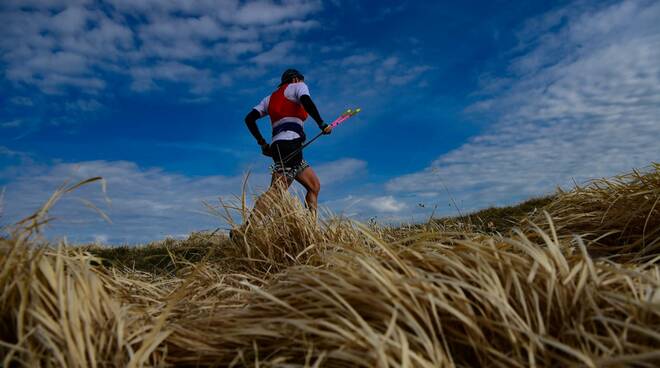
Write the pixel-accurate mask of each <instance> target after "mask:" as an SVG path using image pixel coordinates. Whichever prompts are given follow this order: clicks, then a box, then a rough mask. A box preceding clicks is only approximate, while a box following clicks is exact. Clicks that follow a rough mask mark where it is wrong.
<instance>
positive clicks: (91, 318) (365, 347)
mask: <svg viewBox="0 0 660 368" xmlns="http://www.w3.org/2000/svg"><path fill="white" fill-rule="evenodd" d="M659 177H660V166H658V165H655V166H653V167H652V168H651V170H650V171H649V172H647V173H640V172H635V173H632V174H628V175H624V176H621V177H617V178H614V179H611V180H601V181H597V182H594V183H592V184H591V185H588V186H586V187H580V188H576V189H575V190H573V191H570V192H565V193H559V194H558V196H557V197H556V199H555V200H554V201H553V202H552V203H550V204H549V205H548V206H547V207H546V208H545V210H546V211H547V212H546V213H543V212H542V214H541V215H540V216H539V215H538V214H536V215H533V216H532V217H531V218H530V219H527V220H525V221H524V222H523V223H522V224H521V227H520V228H519V230H512V231H511V232H508V233H506V234H505V235H500V234H488V233H484V232H471V231H467V230H466V229H469V228H466V227H461V226H460V224H451V225H448V224H440V223H430V224H427V226H417V227H409V228H401V229H397V230H394V229H383V228H378V227H374V226H363V225H360V224H355V223H351V222H348V221H346V220H341V219H332V220H328V221H327V222H324V223H322V224H320V225H319V226H317V225H315V224H313V223H312V222H310V221H309V217H308V215H307V213H306V212H305V210H304V209H303V208H302V207H301V205H300V204H299V202H297V201H296V200H294V199H292V198H291V197H285V199H284V200H283V201H281V202H278V204H277V206H274V209H273V211H276V212H277V215H276V216H264V217H263V218H262V219H261V220H260V221H258V222H255V223H254V224H253V225H251V227H249V228H247V229H243V231H242V234H243V235H242V236H241V237H240V239H239V240H238V241H235V242H230V241H229V240H228V239H226V238H224V237H217V236H212V237H206V236H202V235H195V236H196V237H195V238H194V242H193V241H191V243H193V244H194V249H195V254H196V255H195V257H187V256H185V255H187V254H190V253H186V252H188V250H189V249H187V248H186V250H185V251H184V250H182V249H183V248H185V247H184V246H182V245H181V244H179V245H176V246H165V245H164V246H163V248H164V249H165V252H166V253H167V256H168V257H169V259H170V261H169V262H170V263H168V264H169V265H171V268H170V269H168V271H167V272H162V273H153V272H142V271H139V270H137V269H135V268H130V267H124V266H121V267H120V266H118V265H117V266H112V264H111V265H106V266H104V265H102V261H101V260H100V259H98V258H97V257H94V256H91V255H90V254H89V253H88V252H87V250H89V249H85V248H71V247H65V246H60V247H58V248H51V247H48V246H47V245H46V244H44V243H43V242H42V241H40V240H39V237H38V233H37V232H38V229H39V227H40V226H41V224H42V223H44V222H47V221H48V217H47V214H48V209H49V207H50V206H51V205H52V204H53V203H54V202H55V200H53V201H49V203H48V205H47V206H46V207H44V209H43V210H42V211H40V212H39V213H38V214H36V215H35V216H31V217H30V218H28V219H27V220H26V221H23V222H21V223H20V224H18V225H17V227H16V228H15V229H13V230H12V232H11V235H10V236H9V237H8V238H5V239H2V240H0V270H1V271H0V312H2V314H1V319H0V329H1V331H2V332H1V334H0V339H1V342H0V356H3V357H4V358H3V359H4V361H3V364H4V366H14V365H23V366H174V365H184V366H262V367H271V366H272V367H275V366H277V367H285V366H286V367H294V366H310V367H314V366H333V367H334V366H340V367H341V366H346V367H355V366H364V367H373V366H381V367H390V366H391V367H442V366H447V367H452V366H502V367H518V366H520V367H522V366H524V367H526V366H571V365H583V366H589V367H595V366H649V367H650V366H657V364H658V362H660V350H658V346H660V269H659V268H658V260H660V255H658V244H659V242H660V240H659V239H660V233H659V226H660V225H659V222H658V221H659V218H660V216H658V206H657V205H656V204H657V203H658V201H660V180H659V179H658V178H659ZM68 189H71V188H63V189H62V190H61V191H58V192H57V193H56V195H55V197H56V196H59V195H61V194H63V193H64V192H65V191H66V190H68ZM55 199H56V198H55ZM224 208H226V209H227V210H232V209H231V208H230V207H229V206H226V207H223V209H224ZM237 210H238V211H239V212H243V211H244V208H243V207H241V206H238V208H237ZM535 224H538V225H535ZM188 244H190V243H188ZM182 255H184V256H182Z"/></svg>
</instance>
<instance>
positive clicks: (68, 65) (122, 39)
mask: <svg viewBox="0 0 660 368" xmlns="http://www.w3.org/2000/svg"><path fill="white" fill-rule="evenodd" d="M321 9H322V4H321V2H320V1H318V0H286V1H282V2H275V1H267V0H257V1H246V2H242V1H237V0H224V1H211V0H201V1H153V0H143V1H125V0H112V1H109V2H108V3H107V4H104V5H103V6H101V5H100V4H98V3H92V2H85V1H73V2H71V1H65V0H61V1H56V0H53V1H28V2H16V1H9V2H5V3H4V4H3V6H2V7H0V22H1V23H2V24H3V28H2V30H1V31H0V51H2V53H0V61H1V62H3V63H4V64H5V65H6V71H5V73H4V74H5V77H6V79H7V80H9V81H10V82H12V83H14V84H15V85H21V84H27V85H34V86H36V87H38V88H40V89H41V90H42V92H45V93H48V94H65V93H67V89H71V88H73V89H77V90H78V91H82V92H86V93H91V94H96V93H98V92H99V91H100V90H103V89H105V88H106V85H107V83H106V79H107V78H116V77H117V76H120V77H121V76H125V77H128V78H130V79H131V80H130V81H129V82H130V83H131V84H132V87H133V90H135V91H145V90H150V89H153V88H157V87H162V85H161V84H162V83H161V82H170V83H171V82H176V83H181V84H187V85H189V86H190V87H191V88H188V89H186V90H191V91H193V93H194V94H200V93H206V94H208V93H210V92H213V91H216V90H218V89H219V88H220V87H222V86H226V85H227V84H230V83H232V81H233V78H232V76H231V74H232V73H231V71H232V69H234V68H239V67H241V66H240V65H236V64H238V63H239V62H240V60H239V59H240V58H241V57H245V58H246V60H244V61H246V62H247V63H249V60H252V62H253V63H255V64H258V65H270V64H273V63H277V62H278V56H285V55H286V54H287V53H288V52H290V51H291V49H292V47H293V43H292V40H291V39H289V40H287V41H283V38H285V37H286V36H287V35H292V34H293V33H295V32H298V31H301V30H308V29H310V28H314V27H318V26H319V22H318V21H316V20H312V19H307V18H308V17H310V16H311V15H313V14H314V13H316V12H318V11H320V10H321ZM264 48H269V49H270V53H268V52H267V53H264V54H261V55H257V56H254V54H256V53H259V52H261V51H262V50H263V49H264ZM246 54H247V55H246ZM175 63H178V65H177V67H176V71H173V70H170V71H167V70H164V69H167V68H168V67H169V66H172V65H175ZM243 64H244V63H243ZM200 65H205V66H204V67H200ZM164 66H165V67H164ZM218 66H221V67H218ZM169 69H172V68H169ZM192 69H196V70H197V71H193V70H192ZM172 73H177V75H176V76H173V75H172ZM161 77H162V78H161ZM200 77H205V78H200ZM209 79H211V80H212V81H220V82H221V83H218V84H215V83H209V82H208V81H209Z"/></svg>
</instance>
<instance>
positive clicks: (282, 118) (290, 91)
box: [254, 82, 309, 142]
mask: <svg viewBox="0 0 660 368" xmlns="http://www.w3.org/2000/svg"><path fill="white" fill-rule="evenodd" d="M280 89H284V91H283V97H284V98H285V99H286V101H278V106H272V105H271V98H273V100H274V101H276V100H277V99H278V98H279V97H280V95H277V96H276V94H278V93H282V91H280ZM280 89H278V90H277V91H275V92H274V93H273V94H271V95H269V96H266V97H264V98H263V99H262V100H261V102H259V104H258V105H257V106H255V107H254V109H255V110H257V111H259V113H260V114H261V116H265V115H270V116H271V124H272V128H273V130H275V129H276V128H277V127H278V126H281V125H283V124H285V123H297V124H299V125H300V127H301V128H302V126H303V124H304V121H305V118H307V113H306V112H305V110H304V109H303V107H302V104H301V103H300V97H302V96H305V95H307V96H309V88H308V87H307V85H306V84H305V83H304V82H298V83H290V84H288V85H286V87H284V86H282V87H281V88H280ZM287 102H291V103H292V104H288V103H287ZM296 105H297V106H296ZM289 115H290V116H289ZM296 138H300V134H298V133H296V132H294V131H291V130H284V131H282V132H279V133H277V134H276V135H274V136H273V139H272V141H273V142H275V141H277V140H292V139H296Z"/></svg>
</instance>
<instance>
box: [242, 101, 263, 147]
mask: <svg viewBox="0 0 660 368" xmlns="http://www.w3.org/2000/svg"><path fill="white" fill-rule="evenodd" d="M260 117H261V113H260V112H259V111H257V110H255V109H252V111H250V113H249V114H247V116H245V125H247V127H248V129H249V130H250V133H252V136H253V137H254V139H256V140H257V144H259V145H260V146H263V145H264V144H267V143H268V142H266V140H265V139H264V137H263V136H262V135H261V132H260V131H259V127H258V126H257V119H259V118H260Z"/></svg>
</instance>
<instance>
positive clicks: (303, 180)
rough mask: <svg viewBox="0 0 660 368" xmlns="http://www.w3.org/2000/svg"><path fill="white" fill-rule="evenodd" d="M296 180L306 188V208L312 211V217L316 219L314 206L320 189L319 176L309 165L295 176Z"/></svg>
mask: <svg viewBox="0 0 660 368" xmlns="http://www.w3.org/2000/svg"><path fill="white" fill-rule="evenodd" d="M296 181H297V182H298V183H300V184H301V185H302V186H303V187H305V189H306V190H307V195H305V204H306V205H307V209H309V211H310V212H311V213H312V215H313V216H314V219H316V208H317V206H318V197H319V191H321V182H320V181H319V177H318V176H316V173H315V172H314V170H312V168H311V167H308V168H306V169H305V170H303V171H302V172H301V173H300V174H298V176H296Z"/></svg>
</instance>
